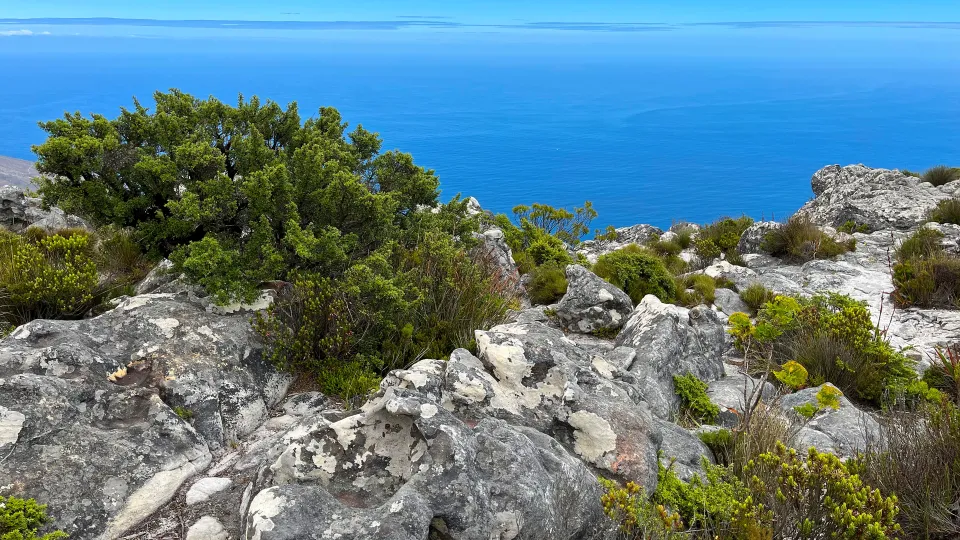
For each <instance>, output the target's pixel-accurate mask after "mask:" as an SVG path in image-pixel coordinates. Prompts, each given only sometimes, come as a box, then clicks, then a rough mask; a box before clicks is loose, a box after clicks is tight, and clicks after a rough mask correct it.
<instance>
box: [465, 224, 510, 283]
mask: <svg viewBox="0 0 960 540" xmlns="http://www.w3.org/2000/svg"><path fill="white" fill-rule="evenodd" d="M476 238H477V239H478V240H480V246H479V247H478V253H479V254H480V256H481V259H482V260H483V261H484V262H485V263H486V264H487V266H488V267H489V268H491V269H492V270H494V272H495V273H496V274H497V275H498V276H499V277H500V279H501V280H503V282H504V283H506V284H508V285H509V286H510V287H516V286H517V285H518V284H519V283H520V272H519V271H518V270H517V263H516V262H515V261H514V260H513V252H512V251H511V250H510V246H508V245H507V242H506V240H505V239H504V235H503V231H501V230H500V229H488V230H486V231H484V232H483V233H476Z"/></svg>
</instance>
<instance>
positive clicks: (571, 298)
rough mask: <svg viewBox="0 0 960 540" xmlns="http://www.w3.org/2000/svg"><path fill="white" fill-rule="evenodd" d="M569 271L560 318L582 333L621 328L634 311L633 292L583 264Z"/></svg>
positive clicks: (560, 305)
mask: <svg viewBox="0 0 960 540" xmlns="http://www.w3.org/2000/svg"><path fill="white" fill-rule="evenodd" d="M566 273H567V293H566V294H565V295H564V296H563V298H561V299H560V303H559V305H558V306H557V309H556V312H557V317H558V318H559V319H560V322H561V323H562V324H563V325H564V326H565V327H566V328H568V329H569V330H570V331H572V332H579V333H581V334H589V333H595V332H603V331H607V332H609V331H616V330H619V329H620V327H622V326H623V323H625V322H626V320H627V317H628V316H629V315H630V313H631V312H632V311H633V301H631V300H630V296H629V295H627V293H625V292H623V291H621V290H620V289H618V288H616V287H614V286H613V285H611V284H610V283H608V282H606V281H604V280H603V278H600V277H599V276H597V275H596V274H594V273H593V272H591V271H589V270H587V269H586V268H584V267H582V266H580V265H579V264H571V265H569V266H567V270H566Z"/></svg>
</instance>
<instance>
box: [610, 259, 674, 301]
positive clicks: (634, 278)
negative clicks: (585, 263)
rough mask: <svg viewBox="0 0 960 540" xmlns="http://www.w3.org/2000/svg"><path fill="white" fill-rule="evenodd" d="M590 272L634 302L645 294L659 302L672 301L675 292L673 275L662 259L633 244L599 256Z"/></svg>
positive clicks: (641, 298)
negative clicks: (628, 296)
mask: <svg viewBox="0 0 960 540" xmlns="http://www.w3.org/2000/svg"><path fill="white" fill-rule="evenodd" d="M593 273H595V274H596V275H598V276H600V277H602V278H603V279H605V280H607V281H609V282H610V283H611V284H613V285H614V286H615V287H618V288H619V289H621V290H623V291H624V292H626V293H627V294H628V295H630V299H632V300H633V303H634V304H639V303H640V301H641V300H643V297H644V296H646V295H648V294H652V295H654V296H656V297H657V298H659V299H660V301H661V302H673V301H674V298H675V297H676V294H677V290H676V283H675V281H674V278H673V276H672V275H671V274H670V272H669V271H668V270H667V268H666V266H664V264H663V261H661V260H660V258H658V257H657V256H656V255H655V254H654V253H652V252H650V251H647V250H646V249H644V248H641V247H639V246H637V245H635V244H631V245H629V246H626V247H624V248H621V249H618V250H616V251H614V252H612V253H607V254H605V255H601V256H600V257H599V258H598V259H597V263H596V264H594V265H593Z"/></svg>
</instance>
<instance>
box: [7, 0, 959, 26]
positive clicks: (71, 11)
mask: <svg viewBox="0 0 960 540" xmlns="http://www.w3.org/2000/svg"><path fill="white" fill-rule="evenodd" d="M2 3H3V4H5V5H4V6H3V8H2V9H0V17H3V18H32V17H120V18H153V19H233V20H237V19H245V20H315V21H316V20H324V21H329V20H365V21H369V20H383V19H387V20H390V19H396V18H404V17H444V18H452V19H453V20H456V21H459V22H468V23H509V22H531V21H562V22H573V21H576V22H584V21H589V22H672V23H684V22H730V21H929V22H946V21H950V22H954V21H960V1H958V0H917V1H915V2H904V1H903V0H781V1H771V0H656V1H638V0H484V1H477V0H351V1H348V2H343V1H341V0H337V1H333V0H271V1H270V2H263V1H262V0H231V1H224V0H206V1H197V0H163V1H160V2H158V1H157V0H84V1H82V2H79V1H77V0H31V1H19V2H18V1H13V0H8V1H4V2H2Z"/></svg>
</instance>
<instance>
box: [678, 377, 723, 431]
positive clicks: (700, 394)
mask: <svg viewBox="0 0 960 540" xmlns="http://www.w3.org/2000/svg"><path fill="white" fill-rule="evenodd" d="M673 386H674V392H676V394H677V396H679V397H680V414H681V416H682V417H685V418H689V419H691V420H693V421H694V422H697V423H702V424H712V423H714V422H716V420H717V416H718V415H719V414H720V407H718V406H716V405H714V404H713V403H712V402H711V401H710V397H709V396H707V383H705V382H703V381H701V380H700V379H698V378H697V376H696V375H694V374H692V373H688V374H686V375H674V376H673Z"/></svg>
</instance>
